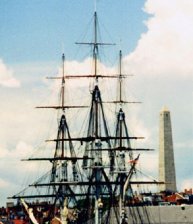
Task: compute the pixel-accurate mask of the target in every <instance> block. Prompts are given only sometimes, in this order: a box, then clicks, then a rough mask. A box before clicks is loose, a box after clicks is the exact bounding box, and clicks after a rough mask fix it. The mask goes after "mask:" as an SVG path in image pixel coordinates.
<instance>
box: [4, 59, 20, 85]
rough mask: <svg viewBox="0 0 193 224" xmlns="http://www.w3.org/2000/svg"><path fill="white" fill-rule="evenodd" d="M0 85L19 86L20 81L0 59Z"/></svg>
mask: <svg viewBox="0 0 193 224" xmlns="http://www.w3.org/2000/svg"><path fill="white" fill-rule="evenodd" d="M0 85H2V86H5V87H19V86H20V82H19V81H18V80H17V79H16V78H14V77H13V71H12V70H11V69H10V68H7V66H6V65H5V64H4V62H3V61H2V60H1V59H0Z"/></svg>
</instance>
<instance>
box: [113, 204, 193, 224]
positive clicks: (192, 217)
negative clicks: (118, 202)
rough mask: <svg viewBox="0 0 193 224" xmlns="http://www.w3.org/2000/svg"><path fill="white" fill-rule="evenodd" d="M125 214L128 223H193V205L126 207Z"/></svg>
mask: <svg viewBox="0 0 193 224" xmlns="http://www.w3.org/2000/svg"><path fill="white" fill-rule="evenodd" d="M126 216H127V223H128V224H158V223H159V224H184V223H188V224H193V205H185V206H182V205H179V206H143V207H142V206H139V207H127V208H126ZM114 218H115V217H114ZM114 218H113V219H114ZM112 223H113V220H112Z"/></svg>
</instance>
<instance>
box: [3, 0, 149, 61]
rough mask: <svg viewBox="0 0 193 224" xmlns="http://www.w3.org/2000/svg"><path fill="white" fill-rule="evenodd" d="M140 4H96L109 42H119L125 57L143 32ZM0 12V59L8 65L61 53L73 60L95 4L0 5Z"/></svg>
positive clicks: (19, 1) (86, 0) (20, 1)
mask: <svg viewBox="0 0 193 224" xmlns="http://www.w3.org/2000/svg"><path fill="white" fill-rule="evenodd" d="M143 4H144V1H142V0H138V1H126V0H123V1H115V0H113V1H112V0H111V1H110V0H106V1H97V10H98V14H99V16H100V19H99V21H101V23H102V25H104V27H105V29H106V30H107V31H108V32H109V36H110V37H111V38H112V40H110V41H113V42H118V43H117V44H119V42H120V39H121V40H122V41H121V42H122V45H123V47H124V46H125V45H126V46H127V48H126V51H125V52H124V53H125V54H126V53H128V52H129V51H131V50H133V49H134V47H135V46H136V44H137V40H138V39H139V37H140V35H141V33H142V32H144V31H145V29H146V28H145V25H144V24H143V21H144V20H145V19H146V18H147V14H145V12H143V11H142V7H143ZM0 10H1V13H0V21H1V28H0V31H1V38H0V46H1V57H2V58H3V59H4V60H5V61H6V62H7V63H21V62H26V61H28V62H31V61H38V62H39V61H49V60H57V58H58V55H60V54H61V52H62V51H63V50H64V51H65V54H66V55H67V57H68V58H70V59H72V58H73V57H74V55H75V52H76V49H77V46H75V45H74V43H75V42H76V41H81V40H79V39H78V38H81V37H82V36H81V35H82V34H83V32H85V31H86V29H88V24H89V22H90V21H91V18H92V16H93V11H94V1H90V0H83V1H75V0H72V1H70V0H67V1H61V0H56V1H45V0H42V1H37V0H34V1H29V0H26V1H25V2H24V1H23V0H17V1H6V2H5V1H1V2H0ZM109 15H110V16H109ZM120 15H121V17H120ZM90 25H91V24H90ZM89 28H92V27H89ZM104 34H105V32H104ZM106 35H107V33H106ZM107 36H108V35H107ZM104 39H105V37H104ZM104 41H105V40H104ZM107 41H109V37H108V40H107Z"/></svg>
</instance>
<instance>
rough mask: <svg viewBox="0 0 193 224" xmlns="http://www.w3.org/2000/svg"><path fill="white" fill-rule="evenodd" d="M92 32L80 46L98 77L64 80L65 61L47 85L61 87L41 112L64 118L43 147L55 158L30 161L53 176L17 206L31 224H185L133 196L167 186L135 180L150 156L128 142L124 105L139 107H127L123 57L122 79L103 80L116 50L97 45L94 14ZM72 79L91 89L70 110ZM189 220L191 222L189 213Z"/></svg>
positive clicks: (20, 195) (46, 177)
mask: <svg viewBox="0 0 193 224" xmlns="http://www.w3.org/2000/svg"><path fill="white" fill-rule="evenodd" d="M93 24H94V26H93V27H94V35H93V41H91V42H80V43H77V44H81V45H88V46H89V47H91V48H92V61H93V71H92V72H90V74H81V75H80V74H78V75H77V74H67V73H66V71H65V55H64V54H63V55H62V66H61V67H62V75H60V76H57V77H50V79H51V80H53V79H56V81H58V83H59V84H60V87H59V88H58V90H59V96H60V97H59V102H58V104H55V105H46V106H39V107H38V108H40V109H54V110H57V113H58V115H59V119H58V120H57V121H56V122H57V133H56V135H55V137H54V138H53V139H48V140H46V142H47V143H48V144H49V143H50V144H51V145H52V146H51V147H50V148H52V150H50V152H53V153H52V154H49V155H47V156H46V157H32V158H28V159H26V161H30V162H33V161H36V162H37V161H39V162H44V163H45V164H48V165H47V166H48V167H49V166H50V169H49V171H48V172H46V173H45V174H44V175H42V176H41V177H39V178H38V179H37V180H35V181H34V182H32V183H31V184H30V185H29V186H28V187H27V188H26V189H24V190H23V191H21V192H20V193H18V194H15V195H14V196H12V197H11V198H12V199H17V200H18V203H19V205H20V206H21V207H22V208H23V209H24V210H25V215H26V216H27V217H28V221H27V223H34V224H38V223H39V224H41V223H62V224H67V223H68V224H72V223H76V224H80V223H81V224H118V223H119V224H123V223H128V224H130V223H131V224H134V223H176V222H173V221H174V220H175V219H176V215H175V214H177V215H179V217H178V221H179V220H180V219H182V222H180V221H179V222H178V223H183V222H184V223H185V221H184V218H183V217H184V216H183V210H182V209H181V208H179V211H177V209H176V208H174V207H172V206H171V210H170V211H171V216H170V217H168V209H170V208H169V207H161V208H160V207H159V206H150V205H153V202H152V201H150V200H148V198H149V197H148V194H145V192H144V193H141V194H138V193H136V191H135V190H134V189H135V188H136V186H140V185H158V184H163V183H162V182H159V181H157V180H155V179H144V178H142V179H138V178H137V176H138V175H137V173H138V172H139V170H138V168H137V165H138V161H139V160H140V154H141V153H144V151H145V152H146V151H151V150H152V149H148V148H134V147H132V145H133V144H132V142H133V141H141V140H142V139H143V138H144V137H143V136H131V135H130V134H129V128H128V126H127V120H129V118H128V117H127V116H126V112H125V107H124V105H125V104H127V103H139V102H129V101H127V99H125V96H124V94H123V90H124V86H123V84H124V82H125V79H126V78H127V76H128V75H127V74H123V73H122V52H121V51H119V53H118V54H117V55H119V60H118V63H117V64H118V66H117V67H118V69H117V74H103V73H101V72H99V66H100V63H101V62H100V57H99V56H100V48H101V47H105V46H110V45H113V44H111V43H104V42H101V41H99V35H98V16H97V12H96V11H95V12H94V16H93ZM75 79H76V80H78V82H80V81H79V80H84V82H89V83H90V89H86V90H85V89H84V90H85V91H86V94H87V95H90V103H89V104H88V105H86V104H85V105H83V104H82V103H80V102H79V101H78V100H75V101H73V102H75V104H73V102H69V101H68V100H67V99H66V87H67V84H68V83H69V82H71V81H73V80H75ZM104 80H109V81H108V83H110V84H111V82H112V83H114V84H112V87H111V91H115V89H116V90H117V96H116V97H115V98H113V99H111V100H109V99H108V100H107V99H104V98H103V92H102V87H101V86H102V84H103V82H104ZM115 83H116V85H115ZM77 88H78V87H77ZM72 94H74V93H72ZM79 98H80V97H79V96H77V99H79ZM109 105H111V108H112V107H114V108H115V113H111V114H110V113H107V111H106V110H105V107H108V106H109ZM74 110H77V111H85V114H86V119H85V118H83V117H81V116H80V118H81V119H82V120H81V119H80V120H79V119H77V117H73V116H68V115H69V114H70V113H71V114H73V111H74ZM69 117H70V118H69ZM74 121H76V122H77V124H76V126H75V127H76V130H71V124H72V123H73V122H74ZM146 153H148V152H146ZM159 200H160V198H159V195H156V196H155V201H154V203H157V204H158V202H159ZM159 209H161V212H162V213H160V210H159ZM172 209H173V210H172ZM176 211H177V213H176ZM186 212H189V213H188V214H189V216H191V210H190V209H186ZM160 214H161V215H160ZM166 214H167V215H166ZM172 214H173V215H172ZM172 216H174V217H173V218H172ZM189 216H186V217H189ZM168 220H169V221H168ZM171 220H172V221H171ZM187 220H188V218H187ZM189 221H190V220H189ZM189 223H191V222H189Z"/></svg>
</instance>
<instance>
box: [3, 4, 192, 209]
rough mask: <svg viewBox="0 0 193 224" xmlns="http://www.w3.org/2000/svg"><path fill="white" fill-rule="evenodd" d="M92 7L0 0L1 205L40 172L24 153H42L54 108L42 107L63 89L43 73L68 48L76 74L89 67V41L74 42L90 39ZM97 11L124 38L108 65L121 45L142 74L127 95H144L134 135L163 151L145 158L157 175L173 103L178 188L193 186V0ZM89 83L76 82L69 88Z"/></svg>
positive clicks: (132, 113)
mask: <svg viewBox="0 0 193 224" xmlns="http://www.w3.org/2000/svg"><path fill="white" fill-rule="evenodd" d="M93 12H94V1H91V0H81V1H77V0H54V1H53V0H41V1H40V0H39V1H37V0H33V1H29V0H25V1H24V0H17V1H14V0H8V1H0V24H1V25H0V109H1V114H0V126H1V129H0V149H1V150H0V170H1V173H0V205H5V202H6V200H7V199H6V197H8V196H10V195H13V194H15V193H17V192H18V191H20V190H21V189H22V188H24V186H26V182H25V181H24V179H26V178H27V176H30V177H32V176H33V174H34V173H33V172H35V170H37V167H36V166H35V165H31V167H26V164H23V163H22V162H20V159H21V158H23V157H24V158H26V157H29V155H31V154H33V152H34V151H35V152H37V148H38V147H39V146H40V145H41V143H42V142H44V140H45V139H48V137H49V134H48V133H49V131H48V129H49V128H48V126H49V127H50V125H48V124H49V122H48V121H50V120H49V119H51V118H50V117H49V116H50V114H46V112H45V111H43V112H40V111H39V110H38V111H37V110H34V107H35V106H37V105H42V104H43V105H49V104H50V101H51V100H52V97H53V95H54V93H55V90H56V86H55V84H54V85H53V84H50V82H48V80H45V77H47V76H53V75H57V74H58V72H59V68H60V66H61V54H62V53H63V52H64V53H65V55H66V60H67V61H66V69H67V71H68V72H69V73H72V74H74V73H76V72H79V73H83V74H85V73H89V72H90V70H89V68H90V67H89V66H88V65H90V61H89V59H88V56H89V55H88V54H87V53H88V49H87V48H86V47H81V48H79V47H78V46H77V45H75V44H74V43H75V42H76V41H86V40H87V41H89V40H91V38H90V36H89V35H90V33H88V36H87V35H86V37H85V38H83V37H84V36H85V33H86V31H87V30H91V31H92V29H93V28H92V23H91V20H92V18H93ZM97 12H98V16H99V23H100V31H101V36H102V40H103V41H104V42H113V43H116V44H117V45H116V47H112V48H111V47H110V48H109V49H107V53H108V54H110V59H111V62H112V63H113V66H112V67H110V65H111V63H109V64H108V63H107V64H102V63H101V64H100V66H101V68H102V69H103V70H105V71H106V72H112V71H113V72H116V71H117V70H116V69H117V67H116V64H117V61H115V59H117V58H118V56H117V54H118V50H119V49H120V48H121V49H122V50H123V56H124V57H123V71H124V72H125V73H129V74H134V75H135V76H134V77H132V78H131V79H129V82H127V83H126V91H127V92H128V94H127V97H129V98H131V100H136V101H142V102H143V104H140V105H137V106H131V105H130V106H129V111H128V113H127V117H128V124H129V131H130V132H131V134H134V135H139V136H140V135H141V136H145V137H146V139H145V141H144V142H143V143H142V144H143V146H145V148H155V149H156V150H155V152H153V153H152V154H149V155H148V157H144V158H143V157H142V156H141V163H142V165H144V167H145V169H146V170H147V171H148V172H149V173H150V174H151V175H155V176H156V175H157V166H158V147H159V146H158V145H159V142H158V127H159V112H160V110H161V109H162V107H163V106H165V105H166V106H167V107H168V109H169V110H170V111H171V118H172V127H173V139H174V148H175V160H176V172H177V184H178V189H179V190H183V189H184V188H185V187H186V188H191V187H192V186H193V172H192V160H193V151H192V149H193V140H192V133H193V125H192V124H193V116H192V114H193V106H192V98H193V91H192V90H193V88H192V83H193V75H192V74H193V63H192V58H193V29H192V27H193V3H192V0H184V1H182V0H170V1H168V0H143V1H142V0H98V1H97ZM120 40H121V41H120ZM78 49H79V50H78ZM114 55H116V56H114ZM107 65H108V66H107ZM84 85H85V84H84V83H74V86H71V89H70V91H71V95H76V94H77V92H76V91H77V90H76V89H78V88H79V87H81V88H80V89H85V88H86V87H85V86H84ZM110 91H112V89H111V90H110ZM77 95H78V94H77ZM85 100H86V99H85ZM89 100H90V99H89ZM88 102H89V101H88ZM70 116H71V115H70ZM48 118H49V119H48ZM54 121H55V120H54ZM40 124H41V125H40ZM53 130H55V129H54V128H53ZM52 134H53V133H52ZM40 148H41V147H40ZM187 155H188V156H187ZM145 161H148V162H145ZM29 174H30V175H29ZM34 175H35V174H34Z"/></svg>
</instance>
